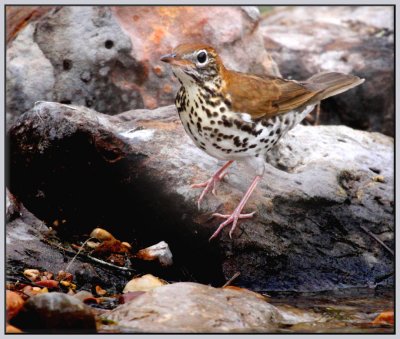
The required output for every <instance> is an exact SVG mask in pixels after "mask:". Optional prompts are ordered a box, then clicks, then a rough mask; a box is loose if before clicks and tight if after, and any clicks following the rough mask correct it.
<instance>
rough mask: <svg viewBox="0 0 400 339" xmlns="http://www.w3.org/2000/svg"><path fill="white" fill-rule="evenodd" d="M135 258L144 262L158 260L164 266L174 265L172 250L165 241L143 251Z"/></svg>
mask: <svg viewBox="0 0 400 339" xmlns="http://www.w3.org/2000/svg"><path fill="white" fill-rule="evenodd" d="M135 256H136V257H137V258H139V259H143V260H150V261H151V260H158V261H159V262H160V264H161V265H162V266H171V265H172V264H173V261H172V253H171V250H170V249H169V246H168V244H167V243H166V242H165V241H160V242H159V243H158V244H155V245H153V246H150V247H147V248H145V249H142V250H140V251H139V252H137V253H136V255H135Z"/></svg>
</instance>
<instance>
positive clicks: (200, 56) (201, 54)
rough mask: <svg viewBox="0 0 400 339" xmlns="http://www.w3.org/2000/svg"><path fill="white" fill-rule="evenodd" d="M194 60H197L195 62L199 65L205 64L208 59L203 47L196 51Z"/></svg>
mask: <svg viewBox="0 0 400 339" xmlns="http://www.w3.org/2000/svg"><path fill="white" fill-rule="evenodd" d="M196 60H197V62H198V63H199V64H200V65H204V64H206V63H207V61H208V54H207V51H206V50H204V49H202V50H200V51H198V52H197V55H196Z"/></svg>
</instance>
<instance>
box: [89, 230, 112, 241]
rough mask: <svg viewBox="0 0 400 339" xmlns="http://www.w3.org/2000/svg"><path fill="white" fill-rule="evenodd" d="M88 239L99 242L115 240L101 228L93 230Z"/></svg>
mask: <svg viewBox="0 0 400 339" xmlns="http://www.w3.org/2000/svg"><path fill="white" fill-rule="evenodd" d="M90 237H91V238H95V239H97V240H100V241H105V240H115V238H114V236H113V235H112V234H111V233H110V232H108V231H106V230H104V229H102V228H95V229H94V230H93V231H92V233H90Z"/></svg>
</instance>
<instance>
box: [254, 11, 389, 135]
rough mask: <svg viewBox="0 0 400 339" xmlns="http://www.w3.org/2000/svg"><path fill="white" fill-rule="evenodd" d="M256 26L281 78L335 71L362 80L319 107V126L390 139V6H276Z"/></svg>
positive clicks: (301, 77)
mask: <svg viewBox="0 0 400 339" xmlns="http://www.w3.org/2000/svg"><path fill="white" fill-rule="evenodd" d="M299 18H301V20H299ZM260 26H261V28H260V29H261V31H262V32H263V36H264V41H265V47H266V49H267V50H268V51H269V52H270V53H271V55H272V57H273V58H274V60H275V61H276V63H277V64H278V67H279V70H280V71H281V73H282V75H283V76H284V77H291V78H292V79H296V80H303V79H307V78H308V77H310V76H312V75H313V74H315V73H317V72H321V71H340V72H344V73H351V74H354V75H357V76H359V77H361V78H365V79H366V81H365V83H364V84H363V85H362V86H359V87H357V89H355V92H348V93H344V94H342V95H340V96H335V97H332V98H329V99H327V100H325V101H323V102H322V105H321V109H322V111H321V116H320V122H321V123H322V124H334V125H337V124H345V125H347V126H350V127H353V128H356V129H362V130H369V131H378V132H382V133H384V134H386V135H390V136H393V135H394V40H393V36H394V8H393V7H391V6H329V7H326V6H313V7H312V9H311V8H310V7H307V6H288V7H276V8H275V9H274V10H273V11H271V12H270V14H269V15H268V16H267V17H266V18H265V19H263V20H262V22H261V24H260Z"/></svg>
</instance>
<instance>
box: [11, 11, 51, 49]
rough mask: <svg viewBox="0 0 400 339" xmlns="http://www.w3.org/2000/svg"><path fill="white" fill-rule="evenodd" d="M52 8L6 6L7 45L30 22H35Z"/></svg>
mask: <svg viewBox="0 0 400 339" xmlns="http://www.w3.org/2000/svg"><path fill="white" fill-rule="evenodd" d="M53 7H54V6H7V7H6V40H7V43H9V42H10V41H11V40H12V39H14V38H15V36H16V35H17V34H18V33H19V32H20V31H21V30H22V29H23V28H24V27H25V26H26V25H27V24H28V23H29V22H31V21H33V20H37V19H38V18H40V17H41V16H42V15H44V14H46V13H47V12H48V11H49V10H50V9H52V8H53Z"/></svg>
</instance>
